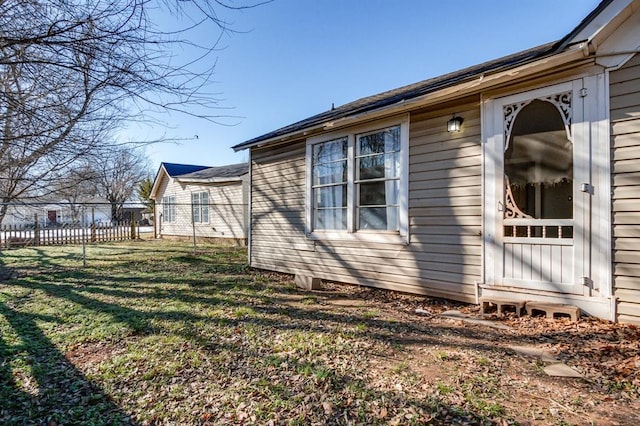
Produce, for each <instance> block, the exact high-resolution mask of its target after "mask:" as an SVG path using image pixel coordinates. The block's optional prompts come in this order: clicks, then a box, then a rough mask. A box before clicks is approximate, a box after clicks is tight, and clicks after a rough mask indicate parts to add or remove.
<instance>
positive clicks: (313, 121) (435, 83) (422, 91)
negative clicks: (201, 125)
mask: <svg viewBox="0 0 640 426" xmlns="http://www.w3.org/2000/svg"><path fill="white" fill-rule="evenodd" d="M557 43H558V42H552V43H547V44H544V45H542V46H537V47H534V48H531V49H527V50H523V51H521V52H517V53H515V54H512V55H508V56H504V57H501V58H498V59H494V60H492V61H488V62H484V63H482V64H479V65H473V66H471V67H468V68H463V69H461V70H458V71H454V72H452V73H448V74H444V75H441V76H438V77H434V78H431V79H427V80H423V81H421V82H418V83H413V84H410V85H407V86H402V87H400V88H397V89H393V90H389V91H387V92H382V93H379V94H376V95H373V96H368V97H364V98H361V99H359V100H356V101H354V102H350V103H348V104H345V105H342V106H340V107H338V108H336V109H335V110H329V111H325V112H322V113H319V114H316V115H314V116H311V117H308V118H306V119H304V120H301V121H298V122H295V123H293V124H290V125H288V126H285V127H281V128H279V129H277V130H274V131H272V132H269V133H265V134H264V135H262V136H258V137H256V138H253V139H250V140H248V141H245V142H242V143H240V144H237V145H235V146H233V147H232V148H233V150H234V151H241V150H244V149H247V148H249V147H250V146H252V145H255V144H258V143H260V142H263V141H266V140H269V139H273V138H276V137H279V136H285V135H287V134H289V133H292V132H295V131H300V130H303V129H305V128H308V127H311V126H313V125H317V124H319V123H322V122H324V121H327V120H336V119H339V118H345V117H348V116H351V115H355V114H361V113H364V112H368V111H371V110H375V109H379V108H382V107H385V106H388V105H392V104H394V103H397V102H399V101H401V100H409V99H413V98H416V97H419V96H423V95H427V94H429V93H431V92H434V91H436V90H440V89H445V88H447V87H450V86H454V85H456V84H459V83H462V82H464V81H465V80H469V79H472V78H474V77H476V76H478V75H480V74H482V73H486V72H491V71H499V70H502V69H504V68H513V67H515V66H519V65H524V64H526V63H529V62H533V61H535V60H537V59H540V58H542V57H544V56H547V55H548V54H550V53H554V48H555V46H556V45H557ZM415 86H422V87H419V88H418V89H417V90H415V91H412V90H411V88H412V87H415ZM385 93H389V94H391V93H394V95H390V96H389V97H386V98H382V99H377V100H376V98H379V97H380V96H381V95H384V94H385ZM369 99H370V100H371V101H370V102H368V103H364V104H362V105H361V106H358V107H353V105H355V104H361V103H363V102H366V101H367V100H369Z"/></svg>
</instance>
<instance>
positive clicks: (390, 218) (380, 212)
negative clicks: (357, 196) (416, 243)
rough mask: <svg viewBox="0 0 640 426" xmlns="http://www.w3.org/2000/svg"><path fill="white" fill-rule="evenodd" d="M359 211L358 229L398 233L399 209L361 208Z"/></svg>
mask: <svg viewBox="0 0 640 426" xmlns="http://www.w3.org/2000/svg"><path fill="white" fill-rule="evenodd" d="M358 210H359V217H358V220H359V223H358V229H378V230H387V231H397V230H399V229H400V225H399V222H398V207H361V208H360V209H358Z"/></svg>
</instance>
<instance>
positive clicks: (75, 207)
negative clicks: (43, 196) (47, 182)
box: [53, 160, 98, 223]
mask: <svg viewBox="0 0 640 426" xmlns="http://www.w3.org/2000/svg"><path fill="white" fill-rule="evenodd" d="M97 179H98V174H97V171H96V170H95V169H94V168H93V167H91V166H90V165H89V162H88V161H86V160H85V161H81V162H79V163H78V164H75V165H72V166H70V167H69V168H68V169H67V171H66V172H65V176H64V178H61V179H59V180H58V181H57V182H56V184H55V186H54V188H53V190H54V191H55V193H56V194H57V195H58V196H59V199H60V201H65V202H66V203H67V205H68V206H69V210H70V211H71V220H72V222H74V223H78V222H79V221H80V218H81V216H80V213H81V212H82V207H83V206H84V205H86V204H87V203H89V202H90V201H93V200H95V198H96V196H97V194H98V188H97Z"/></svg>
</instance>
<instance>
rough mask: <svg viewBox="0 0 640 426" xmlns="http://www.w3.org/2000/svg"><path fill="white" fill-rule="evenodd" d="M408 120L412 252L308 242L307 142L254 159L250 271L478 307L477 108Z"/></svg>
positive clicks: (260, 151) (263, 151) (256, 152)
mask: <svg viewBox="0 0 640 426" xmlns="http://www.w3.org/2000/svg"><path fill="white" fill-rule="evenodd" d="M451 112H452V111H438V112H420V113H412V114H411V116H410V132H409V133H410V134H409V233H410V241H411V242H410V244H409V245H408V246H407V245H401V244H391V243H372V242H359V241H352V240H347V241H345V240H335V239H334V240H326V241H324V240H315V241H314V240H312V239H310V238H307V237H306V236H305V204H306V197H307V194H306V176H305V173H306V165H305V153H306V141H305V140H299V141H297V142H292V143H287V144H286V145H282V146H277V147H270V148H257V149H253V150H252V153H251V158H252V185H251V191H252V193H251V200H252V206H251V213H252V214H251V230H252V235H251V265H252V266H254V267H257V268H262V269H269V270H275V271H280V272H286V273H291V274H302V275H311V276H314V277H318V278H322V279H325V280H333V281H340V282H346V283H353V284H361V285H368V286H374V287H381V288H388V289H395V290H400V291H406V292H412V293H420V294H430V295H434V296H441V297H448V298H451V299H458V300H463V301H469V302H473V301H475V283H476V282H478V281H480V274H481V236H480V230H481V146H480V110H479V107H478V106H477V104H474V105H466V106H458V107H456V112H457V114H458V115H461V116H463V117H464V120H465V121H464V124H463V132H460V133H458V134H449V133H447V131H446V122H447V120H449V119H450V118H451Z"/></svg>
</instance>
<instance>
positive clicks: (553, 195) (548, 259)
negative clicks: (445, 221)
mask: <svg viewBox="0 0 640 426" xmlns="http://www.w3.org/2000/svg"><path fill="white" fill-rule="evenodd" d="M580 89H581V80H576V81H574V82H569V83H565V84H559V85H554V86H550V87H545V88H542V89H537V90H534V91H529V92H525V93H520V94H516V95H512V96H507V97H503V98H497V99H494V100H491V101H490V102H488V103H486V104H485V108H486V109H485V113H486V114H488V117H486V118H487V121H485V124H487V127H488V129H486V131H487V132H488V134H487V135H488V138H487V140H486V146H485V188H486V197H485V216H486V217H485V227H486V228H487V232H488V234H489V235H488V238H485V256H486V259H487V261H488V262H490V265H488V266H487V271H489V273H488V275H489V278H490V282H491V283H492V284H495V285H501V286H508V287H521V288H528V289H533V290H542V291H553V292H560V293H582V292H583V285H582V280H583V278H582V277H584V276H586V274H587V271H585V267H584V265H585V262H584V260H585V245H586V244H587V240H586V238H585V236H586V235H588V221H587V219H588V215H589V202H590V200H589V197H588V196H589V194H588V192H589V186H585V185H583V183H584V182H589V163H590V162H589V156H590V154H589V152H590V151H589V146H590V142H589V137H588V134H587V133H588V132H584V131H583V127H584V126H581V123H582V118H583V113H584V111H583V99H582V98H581V96H580Z"/></svg>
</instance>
